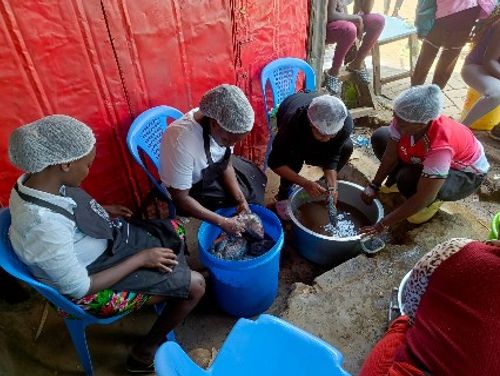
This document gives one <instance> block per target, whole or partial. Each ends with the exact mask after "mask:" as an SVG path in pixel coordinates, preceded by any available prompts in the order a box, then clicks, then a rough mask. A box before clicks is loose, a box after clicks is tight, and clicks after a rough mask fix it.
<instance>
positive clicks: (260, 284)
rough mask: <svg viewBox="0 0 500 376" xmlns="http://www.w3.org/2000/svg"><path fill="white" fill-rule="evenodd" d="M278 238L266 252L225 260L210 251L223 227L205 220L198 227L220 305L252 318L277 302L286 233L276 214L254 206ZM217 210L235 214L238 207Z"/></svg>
mask: <svg viewBox="0 0 500 376" xmlns="http://www.w3.org/2000/svg"><path fill="white" fill-rule="evenodd" d="M250 208H251V209H252V211H253V212H254V213H255V214H257V215H258V216H259V217H260V219H261V220H262V223H263V225H264V230H265V232H266V234H268V235H269V236H270V237H271V238H272V239H273V240H274V241H275V244H274V246H273V247H272V248H271V249H270V250H269V251H268V252H266V253H264V254H263V255H261V256H259V257H256V258H253V259H249V260H241V261H229V260H222V259H220V258H218V257H215V256H214V255H212V254H211V253H210V247H211V246H212V243H213V241H214V240H215V239H216V238H217V237H218V236H219V235H220V233H221V229H220V228H219V227H218V226H215V225H212V224H210V223H208V222H202V224H201V226H200V229H199V230H198V246H199V250H200V259H201V262H202V263H203V265H205V266H206V267H207V268H208V270H209V271H210V273H211V283H212V284H213V288H214V292H215V298H216V300H217V303H218V304H219V306H220V307H221V308H222V309H223V310H224V311H226V312H227V313H229V314H231V315H233V316H236V317H250V316H254V315H257V314H259V313H262V312H264V311H265V310H266V309H268V308H269V307H270V306H271V304H273V301H274V298H275V297H276V293H277V292H278V276H279V260H280V252H281V248H282V247H283V241H284V235H283V228H282V227H281V223H280V221H279V219H278V217H276V215H275V214H274V213H273V212H272V211H270V210H268V209H266V208H264V207H262V206H259V205H250ZM217 213H219V214H221V215H223V216H225V217H231V216H233V215H235V213H236V211H235V209H234V208H225V209H220V210H218V211H217Z"/></svg>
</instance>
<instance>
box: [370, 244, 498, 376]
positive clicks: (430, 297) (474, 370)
mask: <svg viewBox="0 0 500 376" xmlns="http://www.w3.org/2000/svg"><path fill="white" fill-rule="evenodd" d="M499 268H500V243H499V242H498V241H496V242H479V241H474V240H470V239H451V240H448V241H445V242H444V243H441V244H439V245H437V246H436V247H435V248H434V249H433V250H431V251H430V252H429V253H428V254H426V255H425V256H424V257H422V258H421V259H420V260H419V261H418V262H417V264H416V265H415V266H414V267H413V269H412V272H411V274H410V277H409V278H408V281H407V282H406V285H405V288H404V291H403V297H402V303H403V307H404V312H405V314H404V315H403V316H401V317H399V318H397V319H396V320H394V321H393V322H392V323H391V325H390V327H389V330H388V331H387V333H386V334H385V335H384V337H383V338H382V339H381V340H380V341H379V342H378V343H377V344H376V345H375V347H374V348H373V350H372V351H371V353H370V354H369V355H368V358H367V359H366V361H365V363H364V365H363V368H362V369H361V372H360V375H361V376H381V375H391V376H403V375H404V376H425V375H454V376H461V375H464V376H465V375H498V370H500V355H499V350H500V341H499V340H498V338H499V336H500V321H499V320H498V317H499V315H500V305H499V304H498V302H499V301H500V289H498V288H497V286H498V283H499V282H500V278H499V274H498V269H499Z"/></svg>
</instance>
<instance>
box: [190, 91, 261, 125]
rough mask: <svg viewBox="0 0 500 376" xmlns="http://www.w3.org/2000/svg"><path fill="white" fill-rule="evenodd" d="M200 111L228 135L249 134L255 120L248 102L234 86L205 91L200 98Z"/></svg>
mask: <svg viewBox="0 0 500 376" xmlns="http://www.w3.org/2000/svg"><path fill="white" fill-rule="evenodd" d="M200 111H201V112H202V114H203V115H205V116H207V117H209V118H212V119H214V120H216V121H217V123H219V125H220V126H221V127H222V129H224V130H226V131H227V132H229V133H239V134H241V133H246V132H249V131H251V130H252V128H253V123H254V120H255V114H254V112H253V109H252V106H251V105H250V102H249V101H248V99H247V97H246V96H245V94H244V93H243V91H241V89H240V88H239V87H238V86H234V85H227V84H224V85H220V86H217V87H215V88H213V89H212V90H209V91H207V92H206V93H205V95H203V97H202V98H201V101H200Z"/></svg>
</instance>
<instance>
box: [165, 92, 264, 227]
mask: <svg viewBox="0 0 500 376" xmlns="http://www.w3.org/2000/svg"><path fill="white" fill-rule="evenodd" d="M253 123H254V112H253V109H252V107H251V106H250V103H249V101H248V99H247V97H246V96H245V94H244V93H243V91H241V89H240V88H238V87H237V86H234V85H226V84H224V85H219V86H217V87H215V88H213V89H212V90H209V91H208V92H206V93H205V94H204V95H203V97H202V98H201V101H200V107H199V108H195V109H192V110H191V111H189V112H188V113H186V114H184V116H183V117H182V118H181V119H179V120H177V121H175V122H173V123H172V124H170V125H169V126H168V127H167V130H166V131H165V134H164V135H163V139H162V141H161V146H160V171H159V172H160V177H161V180H162V182H163V184H164V185H165V187H166V188H167V189H168V191H169V193H170V194H171V196H172V199H173V200H174V203H175V205H176V208H177V210H178V211H179V212H180V213H182V214H184V215H189V216H192V217H195V218H198V219H201V220H204V221H208V222H210V223H213V224H215V225H217V226H219V227H221V228H222V230H223V231H225V232H226V233H230V234H238V233H240V232H242V231H243V230H244V226H243V224H242V223H240V222H239V221H238V219H237V218H226V217H223V216H221V215H219V214H217V213H215V212H214V210H215V209H218V208H222V207H229V206H234V205H237V210H238V212H244V211H246V212H248V211H250V209H249V206H248V203H249V202H250V203H255V204H261V205H263V203H264V190H265V186H266V183H267V179H266V176H265V174H264V173H263V172H262V171H261V170H260V169H259V168H258V167H257V166H256V165H255V164H253V163H251V162H250V161H248V160H245V159H243V158H241V157H237V156H232V147H233V146H234V145H235V144H236V143H238V142H239V141H241V140H243V139H244V138H245V137H246V136H247V135H248V134H249V133H250V131H251V130H252V127H253Z"/></svg>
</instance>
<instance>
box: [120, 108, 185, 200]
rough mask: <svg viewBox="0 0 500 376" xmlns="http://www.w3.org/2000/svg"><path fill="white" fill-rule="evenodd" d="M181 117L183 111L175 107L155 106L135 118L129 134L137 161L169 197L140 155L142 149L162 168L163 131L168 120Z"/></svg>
mask: <svg viewBox="0 0 500 376" xmlns="http://www.w3.org/2000/svg"><path fill="white" fill-rule="evenodd" d="M181 117H182V112H180V111H179V110H177V109H175V108H173V107H169V106H157V107H153V108H150V109H149V110H146V111H144V112H143V113H142V114H140V115H139V116H137V118H135V120H134V121H133V122H132V125H131V126H130V129H129V131H128V135H127V146H128V148H129V151H130V153H131V154H132V156H133V157H134V159H135V161H136V162H137V163H138V164H139V166H141V168H142V169H143V170H144V172H145V173H146V174H147V175H148V177H149V179H150V180H151V182H152V183H153V184H154V185H155V186H156V188H158V189H159V190H160V192H163V193H165V194H166V195H167V197H168V193H167V192H166V190H165V189H164V188H163V186H162V185H161V184H160V183H159V182H158V180H157V179H156V178H155V177H154V176H153V175H152V174H151V172H150V171H149V170H148V168H147V167H146V165H145V164H144V162H143V160H142V158H141V156H140V150H142V151H143V152H144V153H145V154H146V155H147V156H148V157H149V158H150V159H151V162H152V163H153V164H154V166H155V168H156V170H158V169H159V168H160V143H161V138H162V136H163V133H164V132H165V130H166V129H167V123H168V120H169V119H172V120H177V119H179V118H181Z"/></svg>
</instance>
